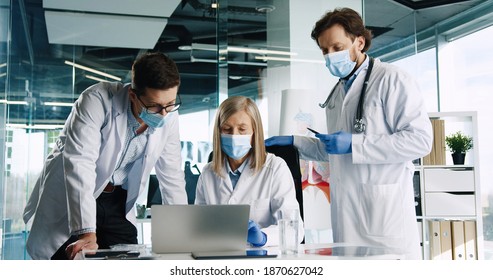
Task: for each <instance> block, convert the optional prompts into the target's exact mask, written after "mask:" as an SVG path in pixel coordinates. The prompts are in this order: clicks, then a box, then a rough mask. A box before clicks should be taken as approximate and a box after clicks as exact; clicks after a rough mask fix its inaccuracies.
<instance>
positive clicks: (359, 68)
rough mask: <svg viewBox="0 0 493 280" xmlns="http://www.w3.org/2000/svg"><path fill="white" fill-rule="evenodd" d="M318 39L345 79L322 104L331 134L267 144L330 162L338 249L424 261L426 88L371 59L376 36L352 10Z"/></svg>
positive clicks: (325, 26)
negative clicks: (420, 187) (420, 214)
mask: <svg viewBox="0 0 493 280" xmlns="http://www.w3.org/2000/svg"><path fill="white" fill-rule="evenodd" d="M311 36H312V39H314V40H315V41H316V43H317V44H318V46H319V47H320V49H321V50H322V53H323V55H324V58H325V60H326V66H327V68H328V69H329V71H330V72H331V74H332V75H334V76H337V77H339V78H340V80H339V82H338V83H337V84H336V86H335V87H334V89H333V90H332V92H331V93H330V94H329V96H328V97H327V100H326V102H325V103H324V104H321V107H322V108H325V110H326V118H327V133H328V134H320V133H316V134H315V138H312V137H306V136H294V137H293V136H275V137H271V138H269V139H267V140H266V145H268V146H269V145H276V144H277V145H287V144H294V145H295V146H296V147H298V149H299V151H300V155H301V157H302V158H305V159H308V160H318V161H329V162H330V179H329V181H330V196H331V218H332V226H333V235H334V236H333V237H334V241H335V242H344V243H349V244H355V245H364V246H373V247H384V248H388V249H389V250H391V252H393V253H398V254H400V255H402V256H403V257H404V258H406V259H420V258H421V253H420V245H419V235H418V234H419V233H418V226H417V221H416V214H415V206H414V193H413V183H412V178H413V174H414V165H413V163H412V160H414V159H417V158H420V157H422V156H425V155H427V154H428V153H429V152H430V150H431V145H432V138H433V136H432V128H431V123H430V121H429V119H428V115H427V112H426V109H425V107H424V102H423V98H422V96H421V93H420V92H419V90H418V86H417V84H416V82H415V80H414V79H413V78H412V77H411V76H409V75H408V74H407V73H405V72H404V71H402V70H400V69H398V68H397V67H395V66H393V65H390V64H387V63H383V62H381V61H379V60H378V59H372V58H370V57H369V56H368V55H367V54H366V53H365V52H366V51H367V50H368V49H369V47H370V44H371V37H372V36H371V32H370V31H369V30H367V29H366V28H365V26H364V24H363V20H362V19H361V17H360V15H359V14H358V13H357V12H355V11H353V10H351V9H347V8H344V9H335V10H333V11H331V12H328V13H327V14H325V15H324V16H323V17H322V18H321V19H320V20H319V21H318V22H317V23H316V24H315V27H314V28H313V30H312V34H311ZM367 74H368V75H367ZM366 81H367V85H365V82H366ZM365 87H366V89H365ZM358 107H359V109H358Z"/></svg>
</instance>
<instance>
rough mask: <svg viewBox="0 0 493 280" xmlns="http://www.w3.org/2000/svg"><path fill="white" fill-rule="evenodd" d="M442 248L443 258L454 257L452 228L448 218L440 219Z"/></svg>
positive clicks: (441, 257)
mask: <svg viewBox="0 0 493 280" xmlns="http://www.w3.org/2000/svg"><path fill="white" fill-rule="evenodd" d="M440 249H441V256H440V259H441V260H451V259H452V229H451V226H450V221H448V220H443V221H440Z"/></svg>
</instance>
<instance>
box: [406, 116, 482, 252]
mask: <svg viewBox="0 0 493 280" xmlns="http://www.w3.org/2000/svg"><path fill="white" fill-rule="evenodd" d="M429 117H430V119H440V120H444V123H445V136H448V135H450V134H451V133H455V132H457V131H462V132H463V133H464V134H466V135H469V136H472V137H473V148H472V149H471V150H469V151H468V152H467V154H466V161H465V165H454V164H453V161H452V156H451V153H450V151H448V150H447V151H446V155H445V157H446V164H445V165H423V164H422V163H423V159H420V162H419V163H418V164H416V165H415V167H416V172H415V176H418V177H419V179H418V178H415V181H414V184H415V188H416V184H419V192H418V191H417V189H415V195H416V194H417V193H419V198H416V200H417V203H419V207H420V209H418V206H417V209H416V211H417V215H418V225H419V229H420V234H421V241H422V242H421V244H422V252H423V259H425V260H429V259H433V255H432V250H433V248H432V246H434V245H433V244H434V243H433V240H431V239H432V238H433V237H431V231H432V229H431V228H430V224H429V222H430V221H475V225H476V228H475V231H476V258H477V259H483V258H484V256H483V254H484V253H483V225H482V218H481V217H482V210H481V195H480V194H481V192H480V185H479V154H478V149H477V148H476V147H477V146H478V137H477V113H476V112H449V113H444V112H440V113H429ZM443 140H444V139H443ZM451 224H452V223H451ZM457 236H459V235H457ZM452 244H453V243H452ZM435 250H436V248H435ZM442 250H443V248H442Z"/></svg>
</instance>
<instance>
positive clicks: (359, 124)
mask: <svg viewBox="0 0 493 280" xmlns="http://www.w3.org/2000/svg"><path fill="white" fill-rule="evenodd" d="M365 130H366V124H364V123H363V119H356V120H355V122H354V131H355V132H356V133H362V132H365Z"/></svg>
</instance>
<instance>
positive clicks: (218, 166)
mask: <svg viewBox="0 0 493 280" xmlns="http://www.w3.org/2000/svg"><path fill="white" fill-rule="evenodd" d="M240 111H244V112H245V113H247V115H248V116H249V117H250V120H251V121H252V128H253V135H252V139H253V143H252V150H251V151H250V168H252V169H253V170H254V171H255V172H257V171H259V170H260V169H261V168H262V166H263V165H264V163H265V160H266V158H267V153H266V151H265V144H264V129H263V126H262V118H261V116H260V112H259V110H258V108H257V105H256V104H255V102H253V100H252V99H250V98H248V97H245V96H233V97H230V98H228V99H226V100H224V101H223V102H222V103H221V105H220V106H219V108H218V110H217V113H216V118H215V120H214V132H213V139H212V141H213V149H214V150H213V152H212V169H213V170H214V172H215V173H216V174H218V175H219V176H221V170H222V168H223V162H224V160H225V159H226V157H227V155H226V154H225V153H224V152H223V151H222V149H221V126H222V125H223V124H224V123H225V122H226V121H227V120H228V119H229V118H230V117H231V116H232V115H234V114H235V113H237V112H240Z"/></svg>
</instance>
